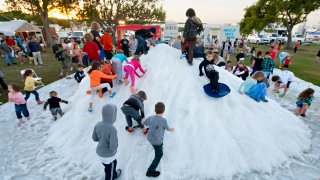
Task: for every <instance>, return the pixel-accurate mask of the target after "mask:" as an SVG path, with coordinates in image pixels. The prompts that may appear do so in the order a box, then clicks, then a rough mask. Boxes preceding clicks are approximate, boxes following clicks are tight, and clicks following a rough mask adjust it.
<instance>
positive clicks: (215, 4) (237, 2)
mask: <svg viewBox="0 0 320 180" xmlns="http://www.w3.org/2000/svg"><path fill="white" fill-rule="evenodd" d="M256 1H257V0H162V4H163V7H164V9H165V10H166V12H167V20H173V21H177V22H185V21H186V16H185V12H186V10H187V9H188V8H193V9H194V10H195V11H196V14H197V16H198V17H199V18H200V19H201V20H202V21H203V22H205V23H209V24H223V23H237V22H240V20H241V19H242V17H243V15H244V9H245V8H246V7H248V6H250V5H252V4H253V3H255V2H256ZM319 17H320V10H318V11H316V12H313V13H311V14H310V15H309V17H308V21H307V24H308V25H317V24H320V18H319Z"/></svg>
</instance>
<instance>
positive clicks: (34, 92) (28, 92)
mask: <svg viewBox="0 0 320 180" xmlns="http://www.w3.org/2000/svg"><path fill="white" fill-rule="evenodd" d="M31 93H32V94H34V95H35V96H36V101H39V100H40V98H39V94H38V92H37V91H36V90H33V91H26V97H25V98H24V99H25V100H26V101H27V100H28V99H29V97H30V94H31Z"/></svg>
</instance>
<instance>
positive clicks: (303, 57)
mask: <svg viewBox="0 0 320 180" xmlns="http://www.w3.org/2000/svg"><path fill="white" fill-rule="evenodd" d="M249 46H250V47H252V46H254V47H256V49H257V50H261V51H262V52H265V51H267V50H268V46H266V45H256V44H249ZM319 49H320V45H319V44H313V45H311V46H304V45H303V46H300V48H299V49H298V52H297V53H296V54H294V53H293V52H290V53H291V54H293V55H294V56H293V58H292V64H291V65H290V70H291V71H293V72H294V74H295V75H296V76H297V77H299V78H301V79H303V80H305V81H308V82H311V83H313V84H315V85H318V86H320V65H316V64H315V59H316V53H317V52H318V50H319ZM287 52H288V51H287ZM42 59H43V62H44V64H45V65H44V66H34V65H29V64H24V65H22V64H20V63H18V65H12V66H7V65H6V64H5V60H4V58H0V68H1V70H2V71H3V73H4V74H5V76H6V77H5V78H4V80H5V82H6V83H7V84H10V83H16V84H19V85H20V87H21V88H23V86H24V82H23V78H22V76H21V74H20V70H23V69H28V68H32V69H34V70H35V72H36V73H37V74H38V76H40V77H42V79H43V80H42V82H43V83H44V84H45V85H47V84H50V83H52V82H54V81H56V80H58V79H59V74H60V68H61V65H60V62H59V61H57V60H56V59H55V58H54V55H53V53H52V51H51V49H48V52H47V53H42ZM231 60H232V61H233V62H234V63H235V62H236V59H235V56H231ZM245 61H246V63H247V65H249V58H246V60H245ZM16 62H18V60H17V59H16ZM276 65H277V67H278V66H279V60H276ZM7 93H8V92H7V91H3V90H2V89H0V94H2V96H0V102H7Z"/></svg>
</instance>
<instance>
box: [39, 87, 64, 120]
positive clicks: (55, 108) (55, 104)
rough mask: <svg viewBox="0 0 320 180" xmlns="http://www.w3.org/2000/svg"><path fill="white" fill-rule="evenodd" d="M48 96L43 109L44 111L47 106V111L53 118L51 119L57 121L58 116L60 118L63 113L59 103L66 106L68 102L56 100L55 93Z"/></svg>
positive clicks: (52, 92)
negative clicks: (48, 110)
mask: <svg viewBox="0 0 320 180" xmlns="http://www.w3.org/2000/svg"><path fill="white" fill-rule="evenodd" d="M49 95H50V98H49V99H48V100H47V101H46V102H45V103H44V106H43V109H44V110H45V111H46V110H47V106H48V105H49V109H50V112H51V114H52V116H53V119H54V120H55V121H56V120H57V119H58V114H59V115H60V116H61V117H62V116H63V112H62V110H61V107H60V102H62V103H65V104H68V101H65V100H62V99H60V98H58V97H57V95H58V93H57V92H56V91H51V92H50V93H49Z"/></svg>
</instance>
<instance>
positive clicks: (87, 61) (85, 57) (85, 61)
mask: <svg viewBox="0 0 320 180" xmlns="http://www.w3.org/2000/svg"><path fill="white" fill-rule="evenodd" d="M82 63H83V65H85V66H86V67H88V66H89V65H90V64H89V59H88V55H84V56H83V57H82Z"/></svg>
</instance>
